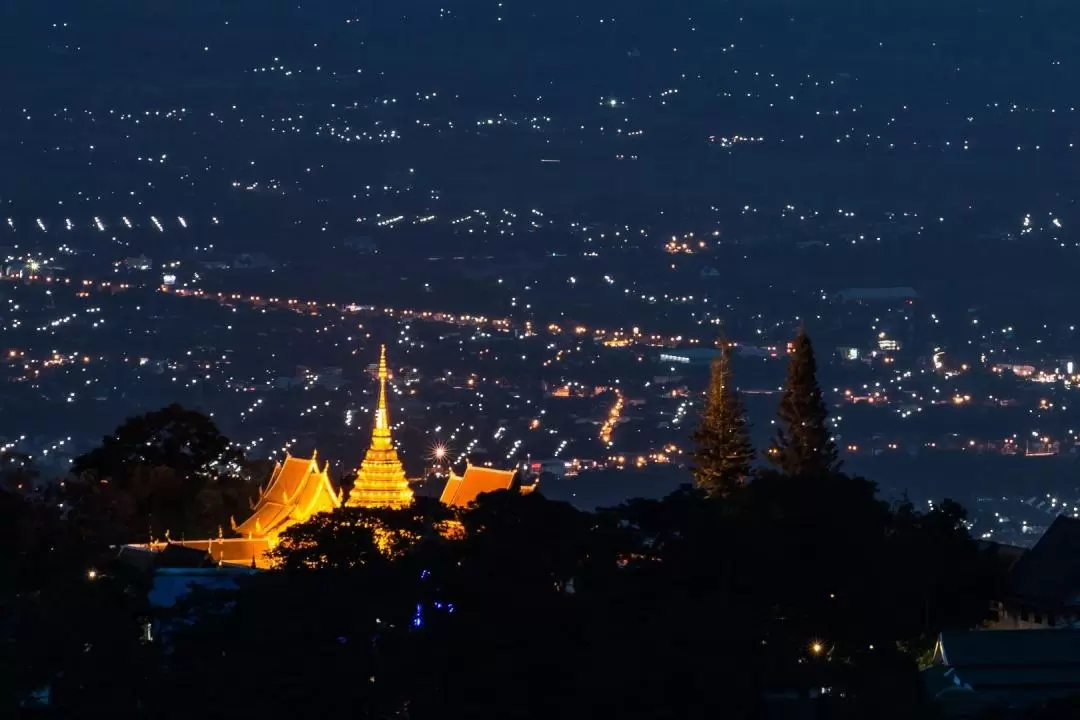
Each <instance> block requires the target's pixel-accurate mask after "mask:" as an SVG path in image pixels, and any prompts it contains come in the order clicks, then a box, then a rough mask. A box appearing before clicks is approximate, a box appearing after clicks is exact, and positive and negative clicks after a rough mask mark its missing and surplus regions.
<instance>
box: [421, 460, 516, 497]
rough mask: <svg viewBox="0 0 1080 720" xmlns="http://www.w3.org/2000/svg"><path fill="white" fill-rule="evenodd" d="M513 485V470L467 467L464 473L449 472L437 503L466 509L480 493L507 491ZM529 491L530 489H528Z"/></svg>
mask: <svg viewBox="0 0 1080 720" xmlns="http://www.w3.org/2000/svg"><path fill="white" fill-rule="evenodd" d="M513 484H514V471H513V470H495V469H492V468H488V467H478V466H476V465H467V466H466V467H465V473H464V474H462V475H458V474H457V473H455V472H454V471H453V470H451V471H450V479H449V480H447V481H446V487H445V488H443V491H442V495H441V496H440V497H439V501H440V502H442V504H443V505H450V506H452V507H466V506H468V505H469V503H472V502H475V501H476V498H477V497H479V496H480V494H481V493H487V492H495V491H496V490H509V489H510V488H511V487H512V486H513ZM529 489H531V488H529Z"/></svg>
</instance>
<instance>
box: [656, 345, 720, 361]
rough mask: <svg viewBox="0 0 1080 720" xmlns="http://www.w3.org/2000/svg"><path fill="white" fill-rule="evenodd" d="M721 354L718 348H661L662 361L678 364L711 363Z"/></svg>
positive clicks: (660, 358)
mask: <svg viewBox="0 0 1080 720" xmlns="http://www.w3.org/2000/svg"><path fill="white" fill-rule="evenodd" d="M719 354H720V351H719V350H717V349H716V348H680V349H678V350H661V351H660V357H659V360H660V362H662V363H675V364H677V365H709V363H711V362H712V360H713V358H715V357H716V356H717V355H719Z"/></svg>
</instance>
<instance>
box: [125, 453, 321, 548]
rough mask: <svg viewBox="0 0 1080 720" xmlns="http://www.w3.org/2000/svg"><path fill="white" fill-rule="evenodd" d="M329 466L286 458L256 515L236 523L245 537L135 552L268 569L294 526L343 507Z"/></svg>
mask: <svg viewBox="0 0 1080 720" xmlns="http://www.w3.org/2000/svg"><path fill="white" fill-rule="evenodd" d="M328 468H329V463H327V464H326V465H324V466H323V467H321V468H320V467H319V463H318V460H317V456H316V455H315V454H313V455H312V456H311V458H298V457H293V456H291V455H288V454H286V456H285V461H284V462H279V463H276V464H275V465H274V471H273V473H271V475H270V482H269V483H267V485H266V487H265V488H260V489H259V500H258V502H256V503H253V505H252V508H251V516H250V517H249V518H248V519H247V520H245V521H244V522H242V523H240V524H239V525H237V524H236V521H235V520H234V521H233V522H232V529H233V532H235V533H236V534H237V535H239V537H234V538H226V537H224V536H223V535H220V534H219V536H218V537H217V538H215V539H212V540H180V541H177V540H172V539H167V540H166V542H152V543H150V544H149V545H133V546H129V547H132V548H138V549H142V550H150V551H155V552H157V551H162V550H165V549H166V548H168V547H169V546H173V547H181V548H187V549H190V550H198V551H201V552H205V553H206V554H208V555H209V556H210V557H211V558H213V559H214V560H215V561H216V562H218V563H225V564H230V565H249V566H251V567H257V568H267V567H270V566H271V565H272V564H273V563H272V561H271V558H270V557H269V556H267V552H269V551H270V550H273V549H274V548H275V547H276V546H277V544H278V540H279V538H280V536H281V533H283V532H285V531H286V530H287V529H289V527H291V526H292V525H295V524H297V523H302V522H305V521H307V520H308V519H309V518H311V517H312V516H313V515H315V514H317V513H321V512H329V511H331V510H334V509H336V508H339V507H341V493H340V491H335V490H334V486H333V485H332V484H331V482H330V476H329V474H328V473H327V470H328Z"/></svg>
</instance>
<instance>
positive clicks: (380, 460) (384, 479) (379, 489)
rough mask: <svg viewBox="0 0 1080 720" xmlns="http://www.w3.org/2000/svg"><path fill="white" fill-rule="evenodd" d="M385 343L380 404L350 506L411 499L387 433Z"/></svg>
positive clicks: (388, 504) (401, 502) (399, 503)
mask: <svg viewBox="0 0 1080 720" xmlns="http://www.w3.org/2000/svg"><path fill="white" fill-rule="evenodd" d="M389 376H390V374H389V372H387V369H386V346H385V345H383V346H382V349H381V350H380V352H379V371H378V377H379V405H378V407H377V408H376V409H375V424H374V427H373V428H372V431H371V445H370V446H369V447H368V450H367V454H365V455H364V461H363V462H362V463H361V464H360V470H359V471H358V472H357V473H356V480H355V482H354V483H353V487H352V490H351V491H350V492H349V499H348V501H346V503H345V504H346V505H347V506H349V507H368V508H370V507H390V508H401V507H405V506H406V505H409V504H410V503H412V500H413V492H412V489H411V488H410V487H409V482H408V480H406V479H405V468H404V467H402V465H401V460H400V459H399V458H398V454H397V450H396V449H395V448H394V442H393V438H392V437H391V436H390V412H389V410H388V409H387V406H386V381H387V379H388V378H389Z"/></svg>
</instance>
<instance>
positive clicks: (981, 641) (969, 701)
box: [923, 630, 1080, 715]
mask: <svg viewBox="0 0 1080 720" xmlns="http://www.w3.org/2000/svg"><path fill="white" fill-rule="evenodd" d="M923 677H924V680H925V681H926V684H927V687H928V689H929V690H930V691H931V693H932V694H933V695H934V697H935V698H936V699H938V700H939V701H941V702H942V703H943V705H944V706H945V708H946V714H947V715H956V714H957V712H955V711H956V709H957V708H970V707H972V706H975V707H978V706H990V705H1005V706H1012V707H1024V706H1031V705H1037V704H1040V703H1042V702H1045V701H1046V700H1048V699H1050V698H1054V697H1060V696H1064V695H1071V694H1074V693H1076V692H1078V691H1080V632H1076V631H1074V630H970V631H964V632H945V633H942V634H941V637H940V638H939V640H938V643H937V647H936V649H935V651H934V662H933V665H932V666H931V667H930V668H928V669H927V670H926V671H924V674H923Z"/></svg>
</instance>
